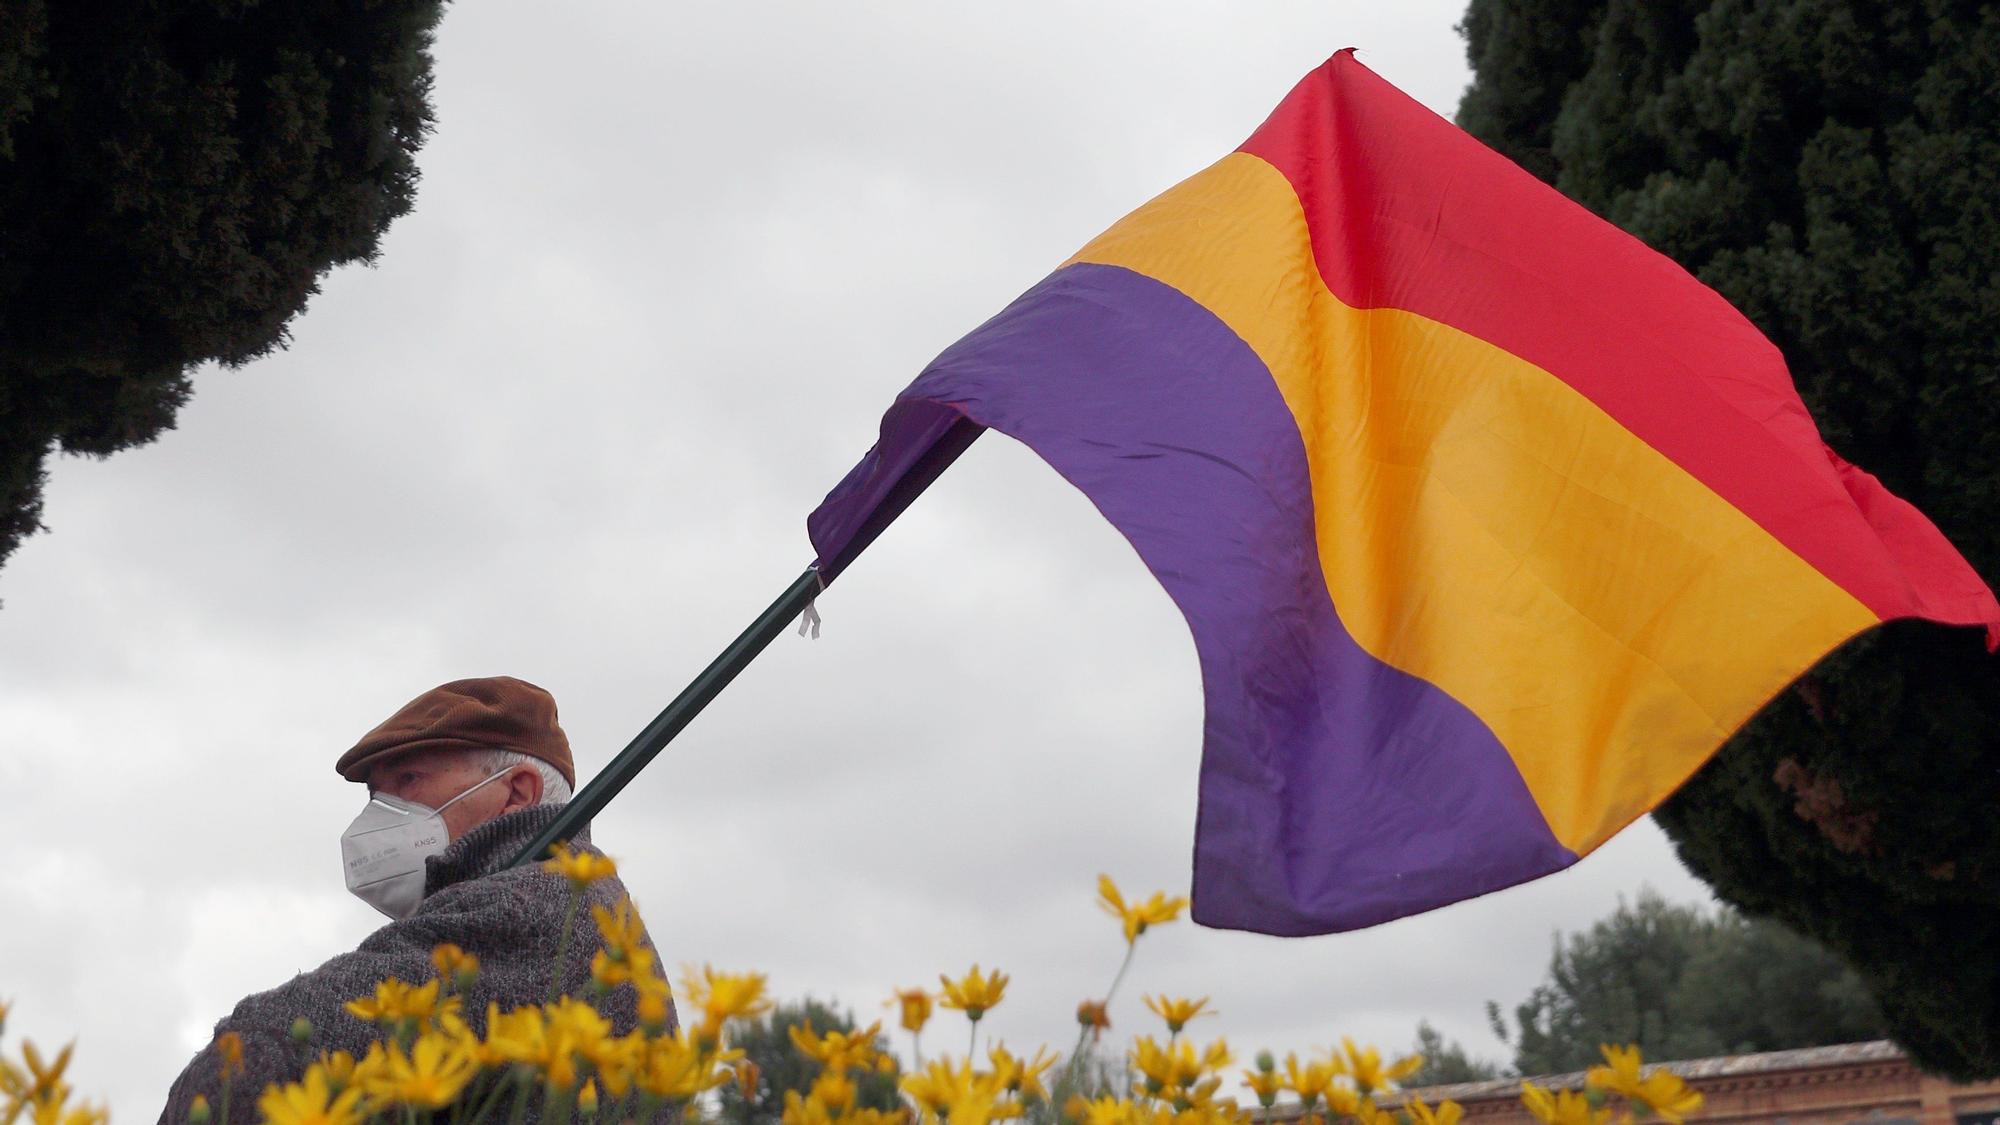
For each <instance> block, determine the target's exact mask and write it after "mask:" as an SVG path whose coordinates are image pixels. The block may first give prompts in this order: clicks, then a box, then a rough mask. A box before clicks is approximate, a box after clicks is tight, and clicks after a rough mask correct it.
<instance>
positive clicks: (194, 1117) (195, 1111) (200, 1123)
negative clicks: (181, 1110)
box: [188, 1094, 209, 1125]
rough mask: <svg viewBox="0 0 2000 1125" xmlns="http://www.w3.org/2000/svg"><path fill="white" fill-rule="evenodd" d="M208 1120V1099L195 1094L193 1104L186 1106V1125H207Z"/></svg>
mask: <svg viewBox="0 0 2000 1125" xmlns="http://www.w3.org/2000/svg"><path fill="white" fill-rule="evenodd" d="M208 1118H209V1112H208V1099H207V1098H204V1097H202V1096H201V1095H200V1094H196V1095H195V1096H194V1103H193V1104H192V1105H189V1106H188V1125H208Z"/></svg>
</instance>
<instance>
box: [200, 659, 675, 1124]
mask: <svg viewBox="0 0 2000 1125" xmlns="http://www.w3.org/2000/svg"><path fill="white" fill-rule="evenodd" d="M334 768H335V769H336V770H338V771H339V773H340V775H341V776H342V777H344V778H346V779H347V780H349V781H353V782H360V783H363V784H366V785H367V786H368V804H367V806H366V807H365V808H364V809H363V810H362V812H361V815H360V816H358V817H356V818H355V820H354V823H353V824H352V825H351V826H350V827H349V828H348V830H347V832H346V833H344V834H343V835H342V837H341V852H342V859H343V860H344V862H345V865H346V869H347V886H348V889H349V890H351V891H353V892H354V893H355V894H356V895H357V896H359V897H360V898H361V899H362V900H363V901H365V902H367V903H368V904H369V905H370V906H373V907H375V908H376V909H377V910H380V911H381V912H382V913H384V914H386V915H388V916H389V918H390V919H391V921H390V922H389V924H388V925H385V926H383V927H382V928H381V929H379V930H376V931H375V932H374V933H373V934H370V935H369V936H368V938H367V939H366V940H364V941H363V942H362V943H361V945H360V946H359V947H358V948H357V949H355V950H354V951H353V952H351V953H343V954H341V955H340V956H338V957H335V958H334V959H333V960H331V961H328V962H327V963H326V964H324V965H321V966H320V967H319V968H317V969H314V970H313V971H311V972H309V973H301V974H300V975H298V976H296V977H293V978H292V980H291V981H290V982H288V983H286V984H283V985H280V986H279V987H277V988H274V989H272V990H271V991H269V992H260V993H258V994H256V995H254V996H251V997H249V998H247V999H245V1000H244V1001H243V1002H242V1003H240V1004H238V1005H237V1006H236V1010H235V1011H234V1012H232V1013H230V1015H229V1017H228V1018H227V1019H225V1020H223V1021H222V1022H221V1023H219V1024H217V1025H216V1035H217V1037H218V1043H220V1042H222V1037H223V1036H224V1035H225V1034H227V1033H231V1032H233V1033H235V1036H236V1037H237V1038H240V1040H241V1044H242V1065H243V1069H242V1071H241V1073H240V1074H237V1075H235V1076H234V1077H233V1079H232V1083H233V1087H232V1094H233V1096H234V1100H235V1102H236V1104H237V1105H239V1106H248V1105H251V1104H254V1103H253V1102H252V1101H251V1099H253V1098H254V1097H255V1096H256V1095H257V1093H259V1092H260V1091H261V1090H262V1089H263V1088H264V1086H265V1085H267V1084H269V1083H272V1082H287V1081H293V1080H295V1079H297V1078H298V1077H299V1076H300V1075H301V1074H302V1073H303V1072H304V1071H305V1069H306V1067H307V1066H308V1065H310V1064H311V1062H312V1061H313V1059H314V1058H316V1057H317V1056H318V1055H319V1054H320V1053H321V1052H323V1051H333V1050H344V1051H347V1052H349V1053H350V1054H352V1055H354V1056H355V1057H357V1058H359V1057H360V1056H361V1055H362V1054H363V1053H365V1052H366V1051H367V1049H368V1046H369V1044H370V1043H371V1042H372V1041H374V1040H375V1039H377V1038H378V1037H379V1032H378V1030H377V1028H376V1027H375V1026H374V1025H373V1024H370V1023H368V1022H366V1021H364V1020H362V1019H359V1018H357V1017H355V1016H354V1015H352V1014H350V1013H349V1012H348V1011H346V1008H345V1005H346V1003H347V1002H348V1001H350V1000H354V999H357V998H359V997H364V996H372V995H373V994H374V991H375V985H376V982H378V981H381V980H384V979H387V978H390V977H394V978H396V979H399V980H402V981H405V982H409V983H418V982H422V981H426V980H428V979H430V978H431V977H432V976H433V975H435V974H436V970H435V969H434V968H433V965H432V951H433V950H434V949H435V948H436V947H437V946H439V945H440V944H444V943H450V944H453V945H456V946H458V947H460V948H461V949H463V950H464V951H465V952H467V953H470V954H472V955H474V956H476V957H477V958H479V966H480V969H479V973H478V976H477V979H476V980H475V981H474V982H473V983H472V984H471V986H470V987H469V988H467V989H466V990H465V991H464V998H465V1003H464V1009H463V1010H464V1015H465V1017H466V1020H467V1022H468V1023H470V1024H471V1025H472V1026H473V1027H474V1028H475V1029H478V1028H483V1026H484V1024H485V1018H486V1008H487V1004H488V1003H489V1002H491V1003H497V1004H499V1005H500V1008H501V1009H502V1010H503V1011H504V1010H506V1009H508V1008H512V1007H515V1006H518V1005H523V1004H536V1003H540V1002H541V1001H543V1000H544V999H546V998H547V996H548V991H549V980H550V974H551V972H552V971H553V970H554V968H555V962H556V945H557V942H558V940H559V937H560V934H561V931H562V925H563V917H564V914H565V912H566V910H567V907H568V904H569V895H570V893H571V892H570V884H569V882H568V880H566V879H565V878H563V877H562V876H560V875H556V874H552V873H550V872H548V871H545V870H543V869H542V867H541V866H540V865H539V864H530V865H526V866H523V867H517V868H511V869H510V868H508V867H507V863H508V862H509V861H510V860H512V859H513V858H514V856H515V854H517V853H518V852H519V851H520V850H521V849H522V848H524V847H526V846H527V845H528V844H529V843H530V842H532V841H533V840H534V838H535V836H536V834H538V833H539V832H540V831H541V830H542V829H544V828H546V827H547V826H548V825H549V824H550V823H551V822H552V821H553V820H554V819H555V817H556V815H557V813H558V812H559V811H560V808H561V805H562V804H563V803H564V802H565V801H567V800H568V799H569V796H570V791H571V787H572V786H574V785H575V783H576V772H575V767H574V766H573V765H572V764H571V760H570V750H569V740H568V739H567V738H566V737H565V736H564V735H563V731H562V727H560V726H559V725H557V723H556V705H555V700H554V699H553V698H551V697H550V695H549V693H548V692H546V691H543V690H542V689H541V688H538V687H536V686H535V685H533V684H530V683H526V682H523V681H521V680H516V679H513V678H511V677H507V676H495V677H491V678H488V679H477V680H458V681H455V682H453V683H448V684H445V685H443V686H442V687H437V688H433V689H431V690H430V691H427V692H425V693H424V694H422V695H420V696H418V697H417V698H415V699H413V700H411V701H410V702H409V703H408V704H406V705H404V706H403V708H402V709H401V710H399V711H397V712H396V713H395V714H394V715H391V716H390V717H389V718H388V720H387V721H385V722H384V723H382V725H381V726H378V727H376V728H375V729H374V730H372V731H370V732H368V734H367V735H366V736H365V737H363V738H362V739H361V741H360V742H359V743H357V744H356V745H355V746H354V748H353V749H351V750H349V751H347V753H345V754H343V755H341V757H340V760H339V761H338V762H336V763H335V764H334ZM571 843H572V844H573V845H574V846H576V847H577V848H579V850H590V849H589V840H588V836H587V834H579V835H578V836H577V837H576V838H575V839H574V840H572V841H571ZM624 896H625V889H624V887H623V885H621V884H620V883H619V881H618V880H617V879H616V878H615V877H611V878H605V879H602V880H599V881H597V882H594V883H592V884H590V885H589V886H588V888H587V889H586V890H585V899H586V901H587V902H589V903H594V904H598V905H602V906H606V907H610V906H612V905H614V904H615V903H616V902H617V901H618V900H619V899H621V898H623V897H624ZM582 917H583V919H584V923H583V928H582V931H581V932H582V933H585V934H589V933H590V927H589V922H588V919H589V915H588V914H584V915H582ZM592 936H594V934H593V935H592ZM648 941H649V943H650V939H648ZM579 947H580V951H579ZM591 949H592V946H591V944H590V943H589V942H588V941H585V940H577V941H572V942H571V945H570V952H569V954H568V956H566V957H565V958H564V961H565V965H564V968H563V972H562V975H561V979H560V986H561V989H562V991H564V992H570V993H576V994H579V995H581V994H583V990H584V988H585V987H586V986H587V985H588V984H589V983H590V970H589V964H590V952H591ZM598 1008H599V1010H600V1011H602V1012H603V1013H604V1014H605V1015H606V1016H607V1017H608V1018H609V1019H610V1020H611V1021H612V1023H613V1025H614V1026H615V1027H616V1029H617V1030H618V1031H619V1032H620V1033H623V1032H625V1031H629V1030H631V1029H632V1027H633V1026H635V1024H636V1021H637V1011H636V998H635V996H634V994H633V990H632V986H631V985H629V984H625V985H620V986H619V987H618V988H616V989H614V990H613V991H612V992H611V993H610V994H609V996H608V997H606V998H604V999H603V1000H601V1001H599V1003H598ZM301 1017H303V1018H304V1019H305V1020H307V1021H308V1022H309V1024H310V1026H311V1029H312V1034H311V1037H310V1039H309V1041H307V1042H304V1043H301V1042H299V1041H297V1040H296V1039H295V1038H294V1036H293V1028H294V1024H295V1021H297V1020H298V1019H300V1018H301ZM672 1019H673V1014H672V1009H671V1007H670V1006H669V1008H668V1009H667V1020H668V1021H669V1022H670V1023H671V1021H672ZM229 1042H230V1046H229V1048H228V1050H230V1051H232V1052H233V1047H234V1041H233V1040H231V1041H229ZM224 1054H225V1048H222V1047H220V1046H218V1045H211V1046H209V1047H208V1048H207V1049H205V1050H203V1051H202V1052H201V1054H199V1055H197V1056H195V1059H194V1061H193V1062H191V1063H189V1064H188V1066H187V1069H186V1070H184V1071H182V1072H181V1076H180V1078H179V1079H178V1080H177V1081H176V1082H175V1083H174V1086H173V1090H172V1092H171V1093H170V1094H169V1095H168V1098H167V1106H166V1109H165V1110H164V1111H163V1112H162V1113H161V1115H160V1123H161V1125H186V1123H187V1121H188V1113H189V1110H190V1109H191V1108H192V1106H193V1104H194V1098H195V1097H196V1095H202V1096H205V1097H206V1098H207V1099H208V1101H209V1103H210V1104H211V1105H213V1104H215V1103H216V1102H217V1100H218V1098H219V1096H220V1091H221V1070H222V1066H223V1063H224V1061H225V1059H224ZM239 1119H241V1120H250V1118H249V1117H247V1116H244V1117H240V1118H239Z"/></svg>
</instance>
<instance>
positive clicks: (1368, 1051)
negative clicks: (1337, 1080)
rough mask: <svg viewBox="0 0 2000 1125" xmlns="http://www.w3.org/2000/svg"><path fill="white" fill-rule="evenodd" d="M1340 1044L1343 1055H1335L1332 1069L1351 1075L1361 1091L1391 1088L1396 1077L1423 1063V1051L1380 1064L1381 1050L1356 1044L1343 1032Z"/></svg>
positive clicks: (1402, 1076) (1403, 1076) (1410, 1071)
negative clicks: (1344, 1054)
mask: <svg viewBox="0 0 2000 1125" xmlns="http://www.w3.org/2000/svg"><path fill="white" fill-rule="evenodd" d="M1340 1045H1341V1048H1342V1049H1343V1051H1344V1052H1345V1053H1346V1058H1344V1059H1343V1058H1342V1057H1341V1056H1339V1055H1336V1056H1334V1060H1333V1065H1334V1069H1336V1070H1338V1071H1340V1072H1341V1073H1344V1074H1346V1075H1348V1076H1349V1077H1351V1078H1353V1079H1354V1085H1355V1086H1356V1087H1358V1088H1359V1089H1360V1090H1361V1092H1362V1093H1364V1094H1367V1093H1372V1092H1373V1091H1376V1090H1389V1089H1394V1088H1395V1085H1396V1083H1397V1082H1398V1081H1399V1080H1401V1079H1404V1078H1408V1077H1409V1076H1410V1075H1412V1074H1415V1073H1416V1072H1417V1071H1418V1070H1420V1069H1422V1067H1423V1065H1424V1057H1423V1056H1422V1055H1405V1056H1404V1057H1402V1058H1400V1059H1397V1060H1396V1061H1395V1062H1393V1063H1390V1064H1389V1065H1388V1066H1383V1065H1382V1053H1381V1052H1380V1051H1377V1050H1376V1049H1375V1048H1373V1047H1368V1048H1357V1047H1355V1045H1354V1040H1352V1039H1349V1038H1347V1037H1345V1036H1342V1037H1341V1040H1340Z"/></svg>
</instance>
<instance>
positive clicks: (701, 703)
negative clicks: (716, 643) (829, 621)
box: [507, 567, 821, 867]
mask: <svg viewBox="0 0 2000 1125" xmlns="http://www.w3.org/2000/svg"><path fill="white" fill-rule="evenodd" d="M820 589H821V584H820V578H819V571H817V570H815V569H812V568H810V567H809V568H807V570H806V572H805V573H804V574H801V575H799V577H798V581H796V582H793V583H792V585H791V588H790V589H788V590H786V591H785V592H784V593H783V594H781V595H779V597H778V600H777V601H775V602H772V603H771V608H769V609H767V610H765V611H764V612H763V614H762V615H761V616H760V617H758V618H757V620H755V621H753V622H751V623H750V627H749V628H748V629H745V630H743V635H742V636H740V637H737V638H736V640H735V642H734V643H733V644H731V645H730V646H729V647H728V648H726V649H723V650H722V655H721V656H718V657H716V658H715V660H714V661H713V662H712V663H711V664H709V666H708V667H707V668H704V669H702V672H701V675H699V676H696V677H695V678H694V682H693V683H691V684H689V685H688V686H687V687H686V688H684V689H682V691H681V693H680V695H678V696H676V697H674V701H673V702H672V703H669V704H667V709H666V710H664V711H662V712H660V713H659V715H658V716H656V717H655V718H654V719H653V721H652V722H650V723H648V724H646V729H645V730H642V731H640V732H639V733H638V735H637V736H635V737H634V738H633V739H632V741H631V742H630V743H628V744H627V745H626V747H625V749H623V750H621V751H619V752H618V756H617V757H616V758H613V759H611V764H610V765H607V766H605V767H604V769H603V770H602V771H600V772H599V773H598V775H597V776H596V777H593V778H591V779H590V784H588V785H586V786H584V787H583V789H582V790H581V791H579V792H578V793H577V794H576V796H575V797H573V798H571V799H570V802H569V805H568V806H567V807H565V808H564V809H563V811H562V815H561V816H558V817H556V819H555V823H553V824H551V825H549V826H548V827H547V828H545V829H543V830H542V834H541V835H540V836H537V837H535V842H534V843H532V844H529V845H528V846H527V847H526V848H523V849H522V850H521V854H519V855H517V856H515V857H514V861H513V862H512V863H510V864H508V865H507V866H509V867H519V866H521V865H522V864H524V863H528V862H531V861H533V860H537V859H540V858H541V857H542V856H543V855H544V854H545V853H546V852H547V851H548V850H549V848H551V847H552V846H554V845H556V844H559V843H562V842H563V841H565V840H567V839H569V838H570V837H571V836H573V835H575V834H576V833H577V831H578V830H579V829H581V828H582V827H583V826H584V825H586V824H589V823H590V820H591V818H592V817H594V816H596V815H597V814H598V813H599V812H600V811H601V810H603V808H604V806H605V805H607V804H610V803H611V798H613V797H616V796H617V795H618V792H619V790H621V789H623V788H625V785H626V783H627V782H629V781H631V780H632V779H633V778H635V777H637V776H639V771H640V770H642V769H645V768H646V763H648V762H650V761H652V760H653V757H654V755H656V754H658V753H659V752H660V751H662V750H664V749H666V747H667V743H669V742H672V741H673V739H674V736H675V735H677V734H679V733H680V732H681V728H683V727H685V726H687V725H688V723H690V722H692V721H693V720H694V717H695V716H696V715H699V714H701V709H702V708H704V707H706V706H708V704H709V701H710V700H712V699H714V698H715V697H716V695H718V694H719V693H720V692H721V691H722V689H723V688H726V687H728V686H729V681H731V680H733V679H735V678H736V673H738V672H741V671H742V670H743V669H744V667H745V666H746V665H748V664H749V663H750V662H751V661H752V660H754V659H756V657H757V654H758V653H760V652H762V651H764V646H766V645H768V644H770V643H771V641H772V639H773V638H775V637H776V636H777V635H778V634H779V633H781V632H783V631H784V628H785V626H786V625H788V624H790V623H791V621H792V619H793V618H795V617H797V616H798V615H799V614H801V613H803V612H805V608H806V606H807V605H809V604H811V602H812V600H813V598H814V597H816V596H818V594H819V592H820Z"/></svg>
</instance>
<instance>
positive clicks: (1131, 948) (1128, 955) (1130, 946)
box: [1104, 938, 1139, 1015]
mask: <svg viewBox="0 0 2000 1125" xmlns="http://www.w3.org/2000/svg"><path fill="white" fill-rule="evenodd" d="M1137 952H1139V942H1138V939H1137V938H1134V939H1133V940H1131V941H1128V942H1126V943H1125V960H1123V961H1121V962H1119V963H1118V975H1117V976H1114V977H1112V978H1111V987H1110V988H1108V989H1105V991H1104V1011H1105V1014H1106V1015H1109V1014H1110V1012H1111V997H1112V995H1113V994H1114V993H1116V992H1117V991H1118V985H1119V984H1120V982H1122V981H1124V979H1125V970H1127V969H1129V968H1131V967H1132V955H1133V954H1134V953H1137Z"/></svg>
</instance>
